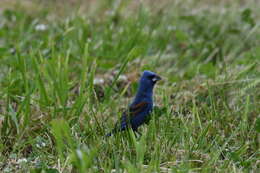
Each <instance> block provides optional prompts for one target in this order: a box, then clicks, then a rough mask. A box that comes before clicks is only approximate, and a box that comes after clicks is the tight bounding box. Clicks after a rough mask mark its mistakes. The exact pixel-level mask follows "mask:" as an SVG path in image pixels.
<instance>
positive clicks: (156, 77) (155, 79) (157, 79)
mask: <svg viewBox="0 0 260 173" xmlns="http://www.w3.org/2000/svg"><path fill="white" fill-rule="evenodd" d="M152 80H153V82H157V81H159V80H162V78H161V77H160V76H155V77H154V78H153V79H152Z"/></svg>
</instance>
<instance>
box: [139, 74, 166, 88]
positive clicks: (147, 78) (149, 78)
mask: <svg viewBox="0 0 260 173" xmlns="http://www.w3.org/2000/svg"><path fill="white" fill-rule="evenodd" d="M161 79H162V78H161V77H160V76H159V75H157V74H156V73H154V72H151V71H147V70H145V71H144V72H143V74H142V76H141V79H140V85H141V86H143V87H144V88H153V87H154V85H155V84H156V82H158V81H159V80H161Z"/></svg>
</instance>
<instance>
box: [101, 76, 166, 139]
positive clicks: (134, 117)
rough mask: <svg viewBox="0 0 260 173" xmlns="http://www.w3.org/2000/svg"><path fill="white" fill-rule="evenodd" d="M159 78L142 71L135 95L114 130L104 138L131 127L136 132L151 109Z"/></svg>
mask: <svg viewBox="0 0 260 173" xmlns="http://www.w3.org/2000/svg"><path fill="white" fill-rule="evenodd" d="M159 80H161V77H160V76H158V75H157V74H155V73H154V72H151V71H144V72H143V74H142V76H141V78H140V81H139V87H138V91H137V94H136V96H135V98H134V100H133V102H132V103H131V104H130V105H129V107H128V109H127V111H125V112H124V113H123V115H122V117H121V119H120V121H118V122H117V124H116V126H115V128H114V129H113V131H112V132H111V133H108V134H107V135H106V136H111V134H112V133H116V132H119V131H124V130H126V129H127V128H129V127H131V128H132V129H133V130H134V131H137V129H138V127H139V126H140V125H142V124H143V123H144V122H145V120H146V119H147V117H148V116H149V115H150V113H151V111H152V109H153V88H154V85H155V84H156V82H157V81H159Z"/></svg>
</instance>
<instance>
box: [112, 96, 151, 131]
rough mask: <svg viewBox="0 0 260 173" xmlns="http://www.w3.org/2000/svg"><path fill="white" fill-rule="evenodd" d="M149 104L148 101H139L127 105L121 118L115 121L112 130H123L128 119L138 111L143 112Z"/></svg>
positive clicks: (137, 113) (127, 123)
mask: <svg viewBox="0 0 260 173" xmlns="http://www.w3.org/2000/svg"><path fill="white" fill-rule="evenodd" d="M148 105H149V103H148V102H144V101H143V102H140V103H138V104H132V105H130V106H129V108H128V109H127V110H126V111H125V112H123V115H122V117H121V120H120V121H119V122H117V123H116V128H115V130H114V131H117V130H124V129H126V128H127V126H128V125H129V123H130V121H131V120H132V119H133V118H134V117H135V116H137V115H139V113H141V112H143V111H144V110H145V109H146V108H147V106H148Z"/></svg>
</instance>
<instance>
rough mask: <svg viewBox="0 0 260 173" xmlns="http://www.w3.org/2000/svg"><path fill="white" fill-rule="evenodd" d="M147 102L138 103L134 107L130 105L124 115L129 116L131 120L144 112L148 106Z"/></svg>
mask: <svg viewBox="0 0 260 173" xmlns="http://www.w3.org/2000/svg"><path fill="white" fill-rule="evenodd" d="M148 104H149V103H148V102H145V101H143V102H140V103H138V104H135V105H131V106H130V107H129V109H128V112H126V114H128V115H129V118H130V119H131V118H133V117H135V116H136V115H138V114H139V113H140V112H142V111H144V110H145V109H146V108H147V106H148Z"/></svg>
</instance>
